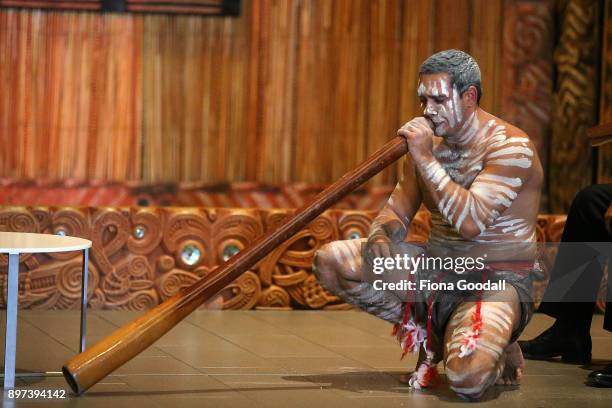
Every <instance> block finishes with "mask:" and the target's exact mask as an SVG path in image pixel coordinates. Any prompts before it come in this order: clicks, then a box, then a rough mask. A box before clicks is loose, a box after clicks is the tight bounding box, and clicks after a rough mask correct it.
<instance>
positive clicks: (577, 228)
mask: <svg viewBox="0 0 612 408" xmlns="http://www.w3.org/2000/svg"><path fill="white" fill-rule="evenodd" d="M610 202H612V184H598V185H593V186H590V187H587V188H585V189H583V190H581V191H580V192H579V193H578V194H577V195H576V197H575V198H574V201H573V202H572V205H571V208H570V210H569V213H568V216H567V221H566V223H565V228H564V230H563V236H562V237H561V242H562V243H563V242H606V241H609V240H610V235H609V232H608V231H607V229H606V226H605V218H604V217H605V213H606V210H607V209H608V207H609V206H610ZM587 256H588V254H587ZM581 262H583V260H580V259H576V253H575V251H564V250H563V247H561V248H560V250H559V253H558V256H557V259H556V261H555V266H554V268H553V270H552V273H551V282H553V281H555V280H557V279H559V278H560V277H561V276H563V274H564V273H565V272H566V271H568V270H571V268H572V266H573V265H579V264H580V263H581ZM602 274H603V268H602V266H601V263H600V262H598V261H596V260H594V261H593V262H591V263H590V264H588V266H587V267H586V268H585V269H584V272H583V276H581V279H579V280H577V281H576V284H575V285H574V286H573V287H572V288H571V291H574V292H575V293H580V294H581V295H580V296H578V297H582V298H585V297H587V298H593V299H594V298H595V296H596V294H597V290H598V289H599V285H600V282H601V277H602ZM608 282H610V279H609V280H608ZM547 295H548V293H547ZM547 295H545V296H544V300H543V302H542V304H541V305H540V308H539V310H540V311H541V312H543V313H546V314H548V315H550V316H552V317H556V318H557V319H558V321H559V324H561V325H563V326H565V325H567V326H568V327H573V328H574V329H578V330H580V331H583V330H586V331H588V330H589V329H590V325H591V319H592V315H593V311H594V307H595V303H594V302H579V303H566V302H563V303H561V302H550V301H548V302H547ZM550 297H551V296H548V299H550ZM569 298H570V299H571V298H572V293H569ZM555 300H557V299H555ZM606 310H608V311H612V293H611V291H610V290H608V303H607V306H606ZM604 328H605V329H606V330H610V331H612V313H606V318H605V321H604Z"/></svg>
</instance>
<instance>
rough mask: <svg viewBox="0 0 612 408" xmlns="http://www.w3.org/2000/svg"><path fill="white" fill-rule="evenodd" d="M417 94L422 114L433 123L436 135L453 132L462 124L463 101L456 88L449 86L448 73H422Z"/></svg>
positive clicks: (445, 134)
mask: <svg viewBox="0 0 612 408" xmlns="http://www.w3.org/2000/svg"><path fill="white" fill-rule="evenodd" d="M417 95H418V96H419V99H420V100H421V104H422V107H423V116H425V118H427V119H429V120H430V121H431V122H432V123H433V125H434V133H435V134H436V135H437V136H447V135H450V134H453V133H455V132H456V131H457V129H458V128H459V127H460V126H461V125H462V124H463V117H464V114H463V111H464V107H463V103H462V101H461V98H460V95H459V91H458V90H457V88H456V87H454V86H451V83H450V78H449V77H448V74H444V73H442V74H426V75H423V76H422V77H421V81H420V83H419V87H418V90H417Z"/></svg>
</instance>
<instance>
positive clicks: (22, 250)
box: [0, 232, 91, 254]
mask: <svg viewBox="0 0 612 408" xmlns="http://www.w3.org/2000/svg"><path fill="white" fill-rule="evenodd" d="M87 248H91V241H89V240H87V239H84V238H77V237H66V236H61V235H53V234H33V233H29V232H0V253H3V254H27V253H39V252H68V251H80V250H83V249H87Z"/></svg>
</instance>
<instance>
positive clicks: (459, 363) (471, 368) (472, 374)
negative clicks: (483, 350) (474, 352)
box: [446, 358, 497, 400]
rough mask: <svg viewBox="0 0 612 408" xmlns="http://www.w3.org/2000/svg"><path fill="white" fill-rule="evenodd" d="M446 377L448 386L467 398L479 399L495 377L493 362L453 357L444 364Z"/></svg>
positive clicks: (493, 381)
mask: <svg viewBox="0 0 612 408" xmlns="http://www.w3.org/2000/svg"><path fill="white" fill-rule="evenodd" d="M446 377H447V379H448V383H449V385H450V388H451V389H452V390H453V391H454V392H455V393H457V395H459V396H461V397H463V398H467V399H471V400H474V399H479V398H481V397H482V396H483V394H484V393H485V392H486V391H487V389H488V388H489V387H490V386H491V385H493V384H494V383H495V380H496V379H497V375H496V366H495V364H488V363H486V364H485V363H482V362H479V361H478V359H475V358H471V359H469V360H462V359H454V360H452V361H450V362H449V363H448V364H447V365H446Z"/></svg>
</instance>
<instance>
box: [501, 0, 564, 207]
mask: <svg viewBox="0 0 612 408" xmlns="http://www.w3.org/2000/svg"><path fill="white" fill-rule="evenodd" d="M553 30H554V1H553V0H544V1H537V2H534V1H530V0H506V1H504V32H503V41H502V58H501V60H502V64H501V65H502V66H503V68H504V69H503V70H502V71H501V73H500V78H501V88H502V89H501V93H502V98H501V117H502V118H504V119H505V120H507V121H509V122H510V123H512V124H514V125H516V126H518V127H519V128H521V129H523V130H524V131H525V132H526V133H527V134H528V135H529V136H530V137H531V138H532V140H533V142H534V144H535V146H536V148H537V151H538V154H539V156H540V159H541V160H542V166H543V167H544V169H547V164H548V139H549V137H550V127H551V122H550V121H551V110H552V92H553V67H554V62H553V47H554V45H553V44H554V31H553ZM545 182H546V181H545ZM547 189H548V187H547V185H544V186H543V192H544V193H543V195H542V201H543V202H542V206H541V208H547V199H548V196H547V194H546V192H547Z"/></svg>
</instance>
